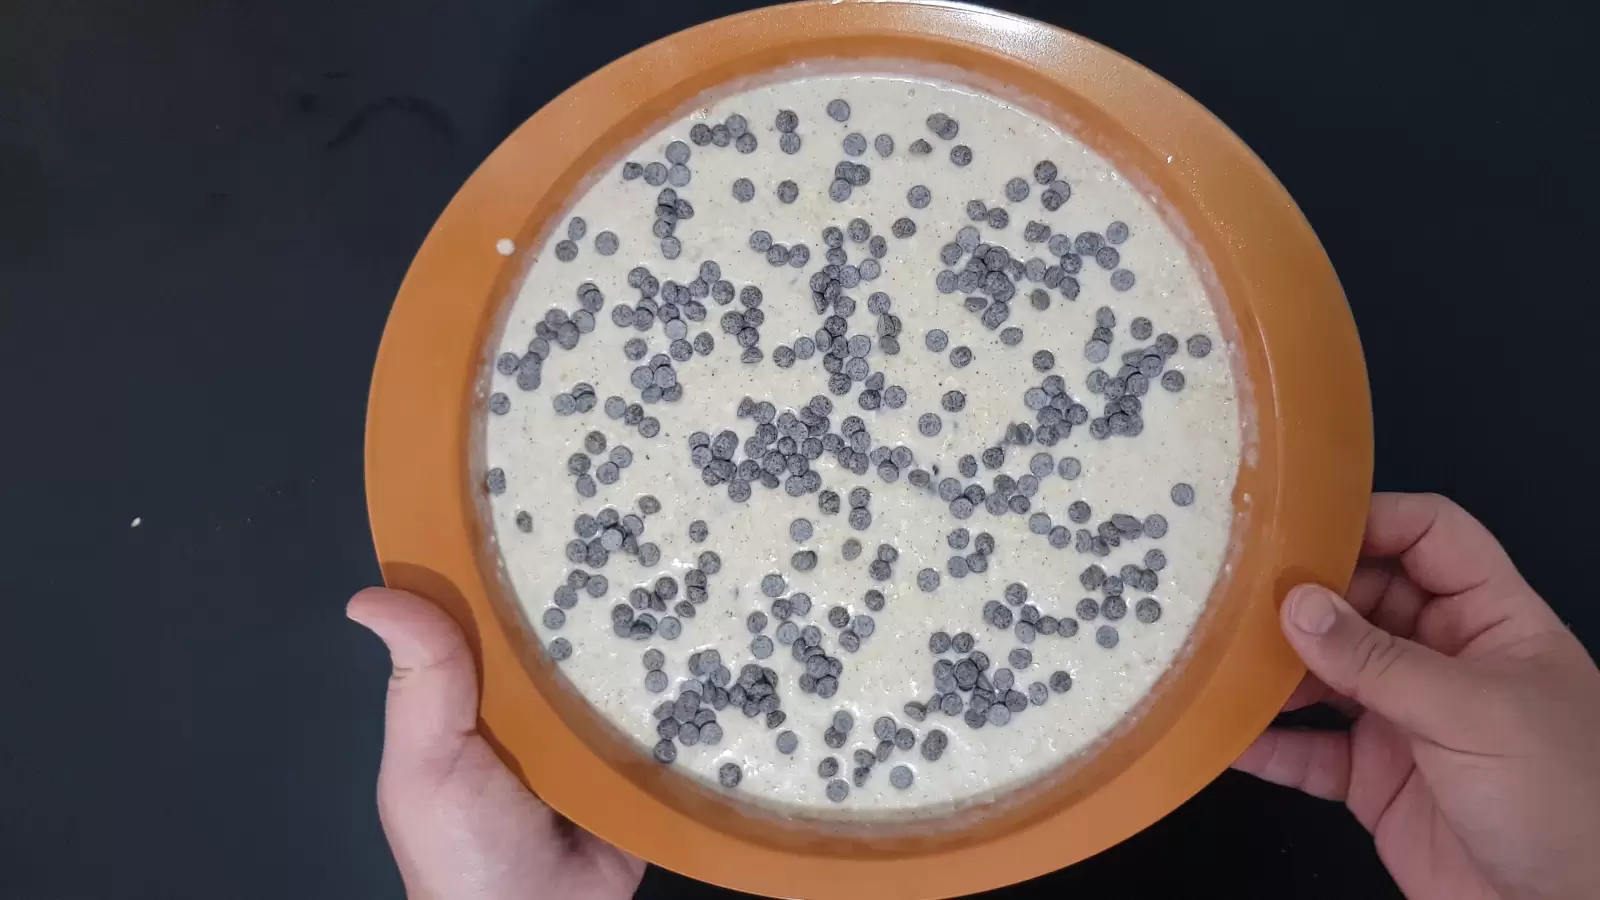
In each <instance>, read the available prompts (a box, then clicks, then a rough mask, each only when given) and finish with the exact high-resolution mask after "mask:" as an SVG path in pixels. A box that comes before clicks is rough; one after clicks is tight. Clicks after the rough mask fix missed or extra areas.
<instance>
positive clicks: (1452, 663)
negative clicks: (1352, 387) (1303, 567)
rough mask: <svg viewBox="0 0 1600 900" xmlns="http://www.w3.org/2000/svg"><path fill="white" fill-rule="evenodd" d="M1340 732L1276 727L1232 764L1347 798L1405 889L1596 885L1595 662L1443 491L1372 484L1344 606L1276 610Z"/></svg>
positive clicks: (1588, 893) (1463, 893) (1298, 597)
mask: <svg viewBox="0 0 1600 900" xmlns="http://www.w3.org/2000/svg"><path fill="white" fill-rule="evenodd" d="M1281 616H1282V627H1283V632H1284V634H1285V636H1287V637H1288V639H1289V643H1290V644H1292V645H1293V646H1294V648H1295V650H1296V651H1297V652H1298V653H1299V654H1300V657H1301V658H1302V659H1303V660H1305V663H1306V666H1307V668H1309V669H1310V670H1311V673H1310V674H1309V675H1307V676H1306V679H1305V681H1304V682H1302V683H1301V685H1300V687H1299V688H1298V689H1297V690H1296V691H1295V694H1294V696H1293V697H1291V698H1290V700H1289V703H1288V704H1287V706H1286V707H1285V708H1286V709H1295V708H1298V707H1301V706H1307V705H1310V704H1312V703H1318V702H1325V703H1329V704H1330V705H1333V706H1335V707H1337V708H1340V709H1343V710H1345V711H1346V712H1348V713H1350V714H1351V715H1353V716H1355V723H1354V726H1353V727H1352V728H1351V730H1350V732H1349V733H1348V734H1345V733H1339V732H1319V731H1295V730H1286V729H1271V730H1269V731H1268V732H1267V733H1266V734H1264V735H1263V736H1262V737H1261V738H1260V739H1259V740H1257V741H1256V742H1255V744H1253V745H1252V746H1251V747H1250V749H1248V750H1246V751H1245V753H1244V754H1243V755H1242V756H1240V757H1239V759H1238V761H1237V762H1235V763H1234V766H1235V767H1236V768H1238V769H1241V770H1243V771H1246V772H1250V773H1253V774H1255V775H1257V776H1259V777H1261V778H1264V779H1266V780H1268V781H1272V782H1276V783H1278V784H1283V785H1288V786H1290V787H1295V788H1299V789H1300V790H1303V791H1305V792H1307V793H1309V794H1313V795H1315V796H1318V797H1324V798H1327V799H1330V800H1339V801H1342V802H1343V803H1344V804H1345V805H1346V806H1348V807H1349V808H1350V811H1351V812H1352V813H1354V814H1355V817H1356V819H1357V820H1359V821H1360V822H1361V824H1362V825H1363V826H1365V827H1366V829H1367V830H1368V831H1369V832H1371V833H1372V835H1373V838H1374V840H1375V841H1376V843H1377V848H1378V855H1379V857H1380V858H1382V860H1383V863H1384V865H1385V866H1386V867H1388V869H1389V872H1390V874H1391V875H1393V876H1394V879H1395V881H1396V883H1398V884H1399V886H1400V889H1401V890H1403V891H1404V892H1405V893H1406V895H1407V896H1408V897H1411V898H1414V900H1424V898H1448V900H1470V898H1480V897H1501V898H1513V897H1516V898H1523V897H1536V898H1568V897H1571V898H1577V897H1586V898H1592V897H1595V896H1600V671H1597V670H1596V668H1595V664H1594V661H1593V660H1591V659H1590V658H1589V655H1588V654H1587V653H1586V652H1585V651H1584V649H1583V647H1582V645H1580V644H1579V643H1578V641H1577V639H1576V638H1574V637H1573V636H1572V634H1571V633H1570V632H1569V631H1568V630H1567V629H1566V628H1565V627H1564V626H1563V625H1562V624H1561V622H1560V620H1559V619H1557V618H1556V615H1555V613H1554V612H1553V611H1552V610H1551V609H1550V607H1549V606H1547V605H1546V604H1545V602H1544V601H1543V600H1542V599H1541V598H1540V597H1539V595H1538V594H1535V593H1534V592H1533V590H1532V589H1531V588H1530V587H1529V586H1528V584H1527V583H1526V582H1525V581H1523V580H1522V577H1521V576H1520V575H1519V574H1518V573H1517V570H1516V568H1515V566H1513V565H1512V563H1511V560H1510V558H1508V557H1507V556H1506V553H1505V551H1504V549H1502V548H1501V546H1500V544H1499V543H1498V542H1497V541H1496V540H1495V539H1494V536H1493V535H1491V534H1490V533H1489V532H1488V531H1487V530H1486V529H1485V528H1484V527H1483V526H1482V525H1481V524H1479V523H1478V521H1477V520H1475V519H1473V518H1472V517H1471V516H1470V515H1468V514H1467V513H1466V512H1465V511H1464V510H1462V509H1461V507H1459V506H1457V505H1455V504H1454V503H1452V502H1450V501H1449V500H1446V499H1444V498H1443V497H1439V496H1435V495H1417V494H1376V495H1374V496H1373V498H1372V507H1371V510H1370V512H1369V514H1368V517H1367V534H1366V539H1365V541H1364V542H1363V545H1362V560H1361V562H1360V564H1359V565H1358V566H1357V568H1356V572H1355V575H1354V577H1353V579H1352V580H1351V583H1350V591H1349V600H1348V602H1346V601H1345V600H1344V599H1341V598H1340V597H1338V596H1337V595H1336V594H1334V593H1333V592H1331V591H1329V590H1327V589H1325V588H1321V587H1317V586H1315V585H1301V586H1300V587H1297V588H1295V589H1294V590H1293V591H1291V592H1290V594H1289V598H1288V600H1287V601H1286V602H1285V603H1284V605H1283V609H1282V611H1281Z"/></svg>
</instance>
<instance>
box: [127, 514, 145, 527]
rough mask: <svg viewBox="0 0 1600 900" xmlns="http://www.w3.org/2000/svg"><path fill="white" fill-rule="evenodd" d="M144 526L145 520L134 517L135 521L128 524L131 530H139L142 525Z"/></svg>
mask: <svg viewBox="0 0 1600 900" xmlns="http://www.w3.org/2000/svg"><path fill="white" fill-rule="evenodd" d="M143 524H144V519H143V518H141V517H140V516H134V517H133V521H132V522H129V523H128V527H129V528H138V527H139V526H140V525H143Z"/></svg>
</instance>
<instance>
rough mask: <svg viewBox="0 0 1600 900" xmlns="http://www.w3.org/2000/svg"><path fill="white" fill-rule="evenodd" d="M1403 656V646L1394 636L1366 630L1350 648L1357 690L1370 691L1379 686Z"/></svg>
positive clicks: (1370, 629) (1375, 630)
mask: <svg viewBox="0 0 1600 900" xmlns="http://www.w3.org/2000/svg"><path fill="white" fill-rule="evenodd" d="M1404 654H1405V648H1404V646H1403V645H1402V644H1401V643H1400V641H1398V640H1396V639H1395V637H1394V635H1392V634H1389V633H1388V632H1385V631H1381V630H1379V629H1377V628H1368V629H1366V630H1365V633H1364V634H1362V635H1361V637H1360V638H1358V639H1357V640H1356V644H1355V647H1354V648H1352V655H1353V657H1354V660H1355V683H1356V687H1357V689H1358V690H1359V691H1370V690H1372V689H1373V688H1375V687H1376V686H1378V685H1379V684H1381V683H1382V682H1383V681H1384V679H1385V678H1386V677H1387V675H1388V673H1389V671H1390V670H1391V669H1392V668H1394V665H1395V664H1396V663H1398V662H1399V661H1400V658H1401V657H1402V656H1403V655H1404Z"/></svg>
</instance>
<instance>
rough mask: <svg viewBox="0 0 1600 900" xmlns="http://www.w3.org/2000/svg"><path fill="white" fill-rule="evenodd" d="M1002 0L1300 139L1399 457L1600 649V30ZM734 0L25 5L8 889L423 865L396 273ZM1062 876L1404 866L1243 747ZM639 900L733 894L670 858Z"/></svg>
mask: <svg viewBox="0 0 1600 900" xmlns="http://www.w3.org/2000/svg"><path fill="white" fill-rule="evenodd" d="M1002 5H1004V6H1008V7H1010V8H1013V9H1016V10H1018V11H1020V12H1024V13H1029V14H1032V15H1035V16H1037V17H1040V18H1045V19H1049V20H1052V21H1054V22H1056V23H1058V24H1060V25H1063V26H1065V27H1068V28H1071V29H1074V30H1076V31H1079V32H1081V33H1083V34H1085V35H1088V36H1089V37H1092V38H1095V39H1097V40H1099V41H1102V42H1104V43H1106V44H1108V45H1110V46H1112V47H1114V48H1116V49H1118V50H1120V51H1122V52H1123V53H1126V54H1128V55H1129V56H1131V57H1133V58H1134V59H1137V60H1139V61H1141V62H1143V63H1145V64H1146V65H1148V66H1150V67H1151V68H1153V69H1155V70H1156V71H1157V72H1159V73H1161V74H1162V75H1164V76H1166V77H1167V78H1169V79H1170V80H1172V81H1173V82H1175V83H1176V84H1178V85H1179V86H1180V87H1182V88H1183V89H1184V90H1186V91H1188V92H1189V93H1190V94H1192V95H1194V96H1195V97H1196V98H1198V99H1199V100H1200V101H1201V102H1202V103H1205V104H1206V105H1207V106H1209V107H1210V108H1211V109H1212V110H1213V111H1214V112H1215V113H1216V114H1217V115H1218V116H1219V117H1221V118H1222V120H1223V121H1225V122H1227V123H1228V124H1229V125H1230V126H1231V127H1233V128H1234V129H1235V130H1236V131H1237V132H1238V133H1239V135H1240V136H1241V137H1243V138H1244V140H1245V141H1246V142H1248V143H1249V144H1250V145H1251V146H1252V147H1253V148H1254V149H1255V150H1256V152H1257V153H1259V154H1260V155H1261V156H1262V158H1264V159H1265V160H1266V161H1267V163H1268V164H1269V165H1270V166H1271V167H1272V168H1273V170H1274V171H1275V172H1276V173H1277V175H1278V177H1279V178H1280V179H1282V181H1283V182H1284V184H1285V185H1286V186H1287V187H1288V189H1289V191H1290V192H1291V193H1292V194H1293V195H1294V196H1295V197H1296V199H1297V200H1298V202H1299V203H1300V204H1301V206H1302V208H1303V209H1304V210H1305V212H1306V215H1307V216H1308V217H1309V219H1310V220H1311V223H1312V225H1313V226H1315V227H1316V229H1317V232H1318V234H1319V235H1320V236H1321V238H1322V240H1323V242H1324V244H1325V245H1326V247H1327V249H1328V252H1329V255H1330V256H1331V257H1332V259H1333V262H1334V265H1335V266H1336V267H1337V269H1338V271H1339V273H1340V276H1341V278H1342V279H1343V282H1344V285H1345V289H1346V291H1347V292H1348V294H1349V297H1350V302H1351V305H1352V306H1353V307H1354V309H1355V315H1356V319H1357V322H1358V324H1359V326H1360V328H1361V333H1362V337H1363V340H1364V342H1365V345H1366V351H1367V354H1368V360H1369V365H1370V368H1371V376H1372V383H1373V391H1374V407H1375V415H1376V421H1377V444H1378V445H1377V451H1378V452H1377V460H1378V462H1377V475H1376V482H1377V485H1378V486H1379V487H1381V488H1389V489H1404V490H1424V489H1430V490H1438V491H1442V492H1445V493H1448V494H1450V495H1452V496H1454V497H1456V498H1457V499H1458V500H1460V501H1461V502H1462V503H1463V504H1464V505H1466V506H1467V507H1468V508H1469V509H1471V510H1473V511H1475V512H1476V513H1477V514H1478V515H1479V516H1480V517H1481V518H1483V519H1484V520H1485V521H1486V522H1487V523H1488V524H1489V526H1490V527H1491V528H1493V529H1494V530H1495V531H1496V532H1497V533H1498V534H1499V535H1500V536H1501V537H1502V539H1504V540H1505V542H1506V544H1507V545H1508V547H1509V549H1510V551H1511V553H1512V555H1513V557H1514V558H1516V559H1517V560H1518V562H1519V563H1520V564H1521V566H1522V567H1523V571H1524V572H1525V573H1526V575H1527V576H1528V578H1529V580H1530V581H1531V582H1532V583H1533V585H1534V586H1535V587H1536V588H1538V589H1539V590H1541V591H1542V592H1544V593H1545V595H1546V596H1547V597H1548V598H1550V600H1551V601H1552V603H1553V604H1554V605H1555V606H1556V608H1557V609H1558V610H1559V611H1560V612H1561V613H1562V614H1563V615H1564V616H1565V617H1566V618H1567V619H1568V620H1569V621H1571V622H1572V624H1573V627H1574V628H1575V629H1576V630H1577V631H1578V633H1579V635H1580V636H1581V637H1582V638H1584V639H1585V641H1586V642H1587V643H1588V645H1589V646H1590V647H1596V646H1600V615H1597V613H1596V611H1595V607H1594V606H1593V604H1592V602H1591V598H1590V597H1588V596H1586V595H1584V594H1581V593H1579V592H1580V591H1582V590H1583V588H1582V580H1581V579H1582V577H1583V574H1582V568H1581V565H1580V564H1581V562H1582V560H1583V559H1584V558H1585V554H1586V553H1587V552H1589V547H1588V543H1589V539H1592V538H1593V536H1594V535H1595V533H1596V529H1595V527H1594V513H1593V512H1592V510H1593V507H1594V503H1595V501H1596V499H1597V491H1596V489H1595V479H1594V477H1593V476H1592V475H1590V474H1589V473H1587V472H1585V471H1583V469H1582V467H1581V465H1580V460H1583V459H1584V458H1585V456H1586V455H1593V454H1592V450H1591V448H1590V446H1589V443H1588V441H1587V440H1586V439H1585V438H1584V437H1582V435H1581V433H1580V430H1579V427H1578V426H1577V425H1576V424H1575V420H1576V419H1578V418H1579V417H1580V416H1581V415H1582V410H1583V409H1585V408H1590V409H1592V408H1593V406H1594V404H1595V401H1594V400H1593V398H1592V397H1590V396H1588V394H1587V391H1588V390H1589V389H1590V388H1591V387H1592V385H1593V381H1594V375H1593V367H1594V360H1593V358H1592V354H1593V352H1594V349H1593V345H1594V334H1595V331H1594V329H1595V326H1596V325H1597V323H1600V315H1597V314H1596V311H1595V310H1596V306H1595V301H1596V298H1595V288H1594V277H1593V275H1592V274H1591V271H1590V269H1589V265H1590V263H1591V261H1592V258H1593V248H1592V246H1591V240H1592V238H1593V237H1594V233H1595V229H1594V227H1593V225H1594V212H1593V211H1594V209H1595V208H1596V202H1595V201H1596V199H1597V197H1596V191H1595V190H1594V188H1595V185H1594V170H1593V163H1594V159H1595V158H1596V156H1595V150H1596V147H1595V145H1594V143H1593V138H1592V134H1590V133H1588V132H1580V127H1581V126H1580V125H1579V123H1578V121H1577V120H1578V118H1579V117H1581V116H1584V115H1586V110H1587V109H1588V107H1589V105H1590V101H1591V100H1592V98H1591V97H1589V96H1588V95H1587V94H1586V93H1584V92H1583V90H1582V88H1583V85H1585V84H1589V83H1591V82H1592V79H1591V78H1587V77H1584V76H1585V75H1586V74H1587V73H1585V72H1582V71H1580V70H1582V69H1584V68H1585V67H1586V66H1587V58H1586V56H1585V55H1584V54H1583V53H1581V49H1582V48H1580V46H1579V43H1578V41H1579V40H1580V38H1579V33H1578V30H1577V29H1576V28H1575V27H1574V23H1573V22H1572V21H1569V20H1564V18H1563V17H1562V16H1561V15H1560V13H1559V12H1558V11H1556V10H1542V9H1539V8H1537V6H1536V5H1533V4H1521V5H1518V6H1516V7H1514V8H1510V7H1504V6H1501V7H1497V8H1495V9H1494V10H1493V12H1492V14H1486V15H1480V14H1477V13H1474V12H1471V11H1469V10H1468V9H1466V8H1454V9H1452V10H1451V11H1450V12H1449V14H1448V15H1449V18H1444V17H1442V16H1441V15H1438V14H1436V13H1435V11H1434V6H1435V5H1433V4H1424V3H1420V2H1410V0H1407V2H1395V3H1388V4H1383V5H1381V6H1370V7H1369V6H1361V7H1360V8H1358V7H1357V6H1356V5H1348V4H1346V5H1340V4H1333V5H1331V7H1332V8H1319V7H1315V6H1313V7H1304V5H1303V4H1302V5H1298V6H1297V5H1295V4H1278V3H1267V2H1261V3H1250V4H1241V5H1232V6H1225V5H1218V4H1195V3H1141V4H1118V3H1109V4H1096V5H1079V4H1047V3H1042V2H1038V3H1016V4H1002ZM739 7H740V4H736V3H729V2H686V3H680V4H676V5H673V4H658V3H646V2H639V0H624V2H617V3H610V4H600V3H593V2H563V0H534V2H531V3H507V2H465V3H433V4H428V3H421V2H390V3H356V2H351V0H318V2H306V0H285V2H279V3H273V4H264V3H263V4H248V3H232V4H224V3H199V2H171V3H159V4H138V3H134V4H105V3H102V4H91V3H84V2H81V0H58V2H55V3H51V4H39V3H34V4H26V3H10V4H5V5H4V6H0V348H3V352H0V373H3V376H4V377H3V378H0V385H3V387H0V390H3V391H4V397H5V409H6V412H7V420H8V425H9V427H8V428H7V429H6V431H5V434H4V437H3V438H0V446H3V448H4V455H5V459H6V460H7V462H8V468H9V472H8V477H7V478H6V479H4V487H3V488H0V512H3V516H0V522H3V524H0V554H3V559H4V560H5V565H3V566H0V597H3V598H4V601H5V612H4V617H3V618H0V675H3V677H0V684H3V685H4V686H3V687H0V704H3V708H4V709H5V710H6V718H7V722H6V728H5V732H6V734H5V737H4V738H3V739H0V796H3V797H4V800H3V801H0V897H5V898H11V897H17V898H106V897H117V898H143V897H162V898H173V897H206V898H211V897H229V898H254V897H261V898H269V897H270V898H278V897H296V898H304V900H312V898H322V897H328V898H344V897H352V896H355V897H373V896H398V895H399V891H400V888H399V881H398V877H397V875H396V873H395V870H394V866H393V863H392V861H391V859H390V857H389V854H388V850H387V848H386V846H385V845H384V843H383V838H382V834H381V832H380V830H379V827H378V822H377V817H376V814H375V810H374V807H373V802H372V793H373V777H374V773H375V769H376V765H377V759H378V751H379V741H380V722H381V713H382V708H381V704H382V700H383V681H384V677H385V674H386V670H387V669H386V660H385V657H384V655H383V653H382V651H381V649H380V648H379V646H378V644H377V642H376V641H375V640H373V639H372V638H371V637H369V636H368V635H366V634H364V633H362V632H361V631H360V630H358V629H357V628H356V627H355V626H353V625H351V624H349V623H348V622H346V621H345V620H344V618H343V616H342V607H343V602H344V600H345V598H346V597H347V596H348V595H349V594H350V593H351V592H352V591H353V590H354V589H356V588H358V587H360V586H362V585H365V584H369V583H372V582H374V581H376V580H377V578H378V572H377V567H376V564H375V562H374V558H373V553H372V547H371V543H370V538H369V535H368V530H367V523H366V517H365V509H364V498H363V494H362V481H361V479H362V469H361V466H362V461H361V440H362V428H363V414H364V408H365V402H366V390H367V382H368V377H369V373H370V367H371V363H372V359H373V354H374V351H375V349H376V347H377V343H378V338H379V335H380V333H381V331H382V328H383V323H384V317H385V315H386V314H387V312H388V309H389V305H390V302H391V300H392V297H393V295H394V291H395V288H396V287H397V285H398V284H399V282H400V279H401V276H402V275H403V273H404V272H405V268H406V265H407V263H408V262H409V260H410V257H411V254H412V253H413V251H414V250H415V248H416V247H417V245H418V244H419V243H420V242H421V240H422V238H423V235H424V234H425V233H426V231H427V229H428V227H429V225H430V224H431V223H432V221H433V219H434V217H435V215H436V214H437V213H438V212H439V211H440V210H441V209H442V208H443V207H444V205H445V203H446V202H447V201H448V200H449V198H450V196H451V194H452V193H453V192H454V190H455V189H456V187H457V186H458V185H459V184H460V183H461V182H462V181H463V180H464V179H465V178H466V177H467V175H468V174H469V173H470V172H471V171H472V169H473V167H474V166H475V165H476V164H477V163H478V161H479V160H480V159H482V158H483V157H484V156H485V155H486V154H487V153H488V152H489V151H490V150H491V149H492V148H493V147H494V146H495V144H496V143H497V142H498V141H499V140H500V139H501V138H502V137H503V136H504V135H505V134H507V133H508V132H509V131H510V130H511V129H512V128H514V127H515V126H516V125H517V124H518V123H520V122H521V121H522V120H523V119H524V118H526V117H527V116H528V115H529V114H531V113H532V112H533V111H534V110H535V109H537V108H538V107H539V106H540V105H541V104H542V103H544V102H545V101H547V100H548V99H549V98H550V97H552V96H553V95H555V94H556V93H557V92H559V91H560V90H562V89H563V88H565V87H566V86H567V85H568V84H569V83H570V82H572V81H574V80H576V79H577V78H578V77H580V76H582V75H584V74H586V73H587V72H589V71H591V70H592V69H594V68H596V67H598V66H600V65H602V64H603V63H605V62H607V61H609V60H610V59H612V58H614V57H616V56H618V55H620V54H622V53H625V52H627V51H628V50H630V49H632V48H634V47H637V46H639V45H641V44H643V43H645V42H647V41H650V40H653V39H655V38H657V37H660V36H663V35H666V34H668V33H670V32H672V31H674V30H677V29H679V28H682V27H685V26H687V25H690V24H693V23H695V22H698V21H702V20H705V19H708V18H712V17H714V16H717V15H721V14H724V13H727V12H731V11H734V10H735V9H737V8H739ZM1570 18H1571V17H1567V19H1570ZM1585 373H1589V374H1585ZM136 516H137V517H140V518H141V519H142V523H141V524H140V525H139V526H138V527H137V528H134V527H130V522H131V521H132V520H133V519H134V517H136ZM995 864H996V865H1003V864H1004V861H1003V860H996V863H995ZM1068 891H1074V892H1079V891H1088V892H1094V893H1095V895H1102V894H1109V893H1111V892H1112V891H1115V892H1116V893H1117V894H1118V895H1131V896H1157V895H1159V896H1164V897H1165V896H1193V895H1199V894H1202V893H1205V894H1212V895H1214V894H1217V893H1223V892H1226V893H1227V894H1228V895H1230V896H1235V897H1282V896H1295V897H1347V896H1362V897H1373V896H1386V895H1393V893H1394V889H1393V887H1392V886H1391V885H1390V884H1389V882H1388V880H1387V878H1386V876H1385V875H1384V874H1383V870H1382V868H1381V867H1380V865H1379V863H1378V861H1377V859H1376V858H1375V856H1374V854H1373V852H1372V849H1371V844H1370V841H1369V840H1368V839H1367V837H1366V835H1365V834H1364V833H1363V832H1361V830H1360V829H1359V828H1358V827H1357V826H1356V825H1355V823H1354V822H1353V821H1352V820H1351V819H1350V818H1349V817H1348V816H1347V815H1346V814H1345V813H1344V811H1343V810H1342V809H1341V808H1338V807H1335V806H1332V805H1329V804H1325V803H1322V802H1319V801H1314V800H1308V799H1305V798H1301V797H1298V796H1295V795H1293V794H1291V793H1289V792H1287V791H1283V790H1278V789H1275V788H1272V787H1268V786H1265V785H1262V784H1258V783H1255V782H1253V781H1252V780H1250V779H1248V778H1245V777H1242V776H1237V775H1233V774H1227V775H1224V776H1223V777H1222V778H1220V779H1219V780H1218V781H1217V782H1216V783H1215V784H1214V785H1212V786H1211V787H1210V788H1208V789H1207V790H1206V791H1204V792H1203V793H1202V794H1200V796H1198V797H1196V798H1195V799H1194V800H1193V801H1192V802H1190V803H1188V804H1187V805H1185V806H1184V807H1183V808H1181V809H1180V810H1178V811H1177V812H1175V813H1173V814H1172V815H1171V816H1169V817H1168V818H1167V819H1166V820H1164V821H1162V822H1161V823H1159V824H1158V825H1156V826H1155V827H1153V828H1151V829H1149V830H1148V831H1147V832H1145V833H1143V834H1141V835H1139V836H1138V837H1136V838H1134V839H1132V840H1130V841H1128V842H1126V843H1125V844H1123V845H1121V846H1119V847H1117V848H1115V849H1113V850H1110V851H1108V852H1106V853H1104V854H1102V855H1100V856H1099V857H1097V858H1095V859H1092V860H1090V861H1088V862H1085V863H1083V864H1082V865H1079V866H1076V867H1074V868H1073V869H1072V870H1070V871H1068V872H1063V873H1058V874H1057V875H1054V876H1050V877H1048V878H1045V879H1041V880H1039V881H1036V882H1033V883H1031V884H1028V885H1024V886H1021V887H1018V888H1015V889H1012V890H1010V891H1003V892H1000V893H999V894H997V895H996V896H1005V897H1021V896H1036V895H1045V894H1046V892H1048V894H1049V895H1051V896H1056V895H1064V894H1066V892H1068ZM643 895H644V896H651V897H667V896H674V897H676V896H683V897H709V896H725V895H723V894H721V893H720V892H717V891H714V890H712V889H709V888H700V887H698V886H696V885H693V884H692V883H690V882H687V881H686V880H684V879H681V878H677V877H675V876H671V875H667V874H665V873H661V872H653V873H652V874H651V876H650V877H649V878H648V879H647V880H646V887H645V889H644V891H643Z"/></svg>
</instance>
